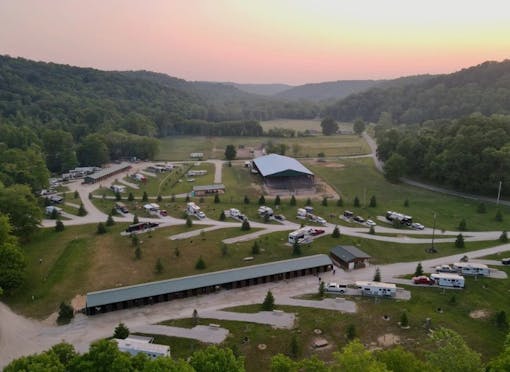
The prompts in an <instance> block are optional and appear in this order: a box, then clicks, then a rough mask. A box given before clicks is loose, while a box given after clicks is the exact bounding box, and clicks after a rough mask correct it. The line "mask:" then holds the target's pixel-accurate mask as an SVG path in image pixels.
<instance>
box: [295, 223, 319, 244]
mask: <svg viewBox="0 0 510 372" xmlns="http://www.w3.org/2000/svg"><path fill="white" fill-rule="evenodd" d="M313 230H314V231H315V229H313ZM311 232H312V229H311V228H310V227H303V228H301V229H298V230H296V231H293V232H291V233H289V237H288V242H289V243H290V244H294V243H299V242H302V240H301V239H305V238H307V237H309V236H310V235H311Z"/></svg>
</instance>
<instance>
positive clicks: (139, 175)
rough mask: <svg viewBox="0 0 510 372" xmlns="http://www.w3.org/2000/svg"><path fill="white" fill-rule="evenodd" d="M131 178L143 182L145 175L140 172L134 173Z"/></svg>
mask: <svg viewBox="0 0 510 372" xmlns="http://www.w3.org/2000/svg"><path fill="white" fill-rule="evenodd" d="M133 178H134V179H135V180H137V181H138V182H145V181H147V177H145V176H144V175H143V174H141V173H135V174H134V175H133Z"/></svg>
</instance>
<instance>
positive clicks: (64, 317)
mask: <svg viewBox="0 0 510 372" xmlns="http://www.w3.org/2000/svg"><path fill="white" fill-rule="evenodd" d="M73 318H74V309H73V307H72V306H71V305H70V304H68V303H66V302H62V303H60V308H59V311H58V318H57V323H58V324H60V325H62V324H67V323H69V322H70V321H71V319H73Z"/></svg>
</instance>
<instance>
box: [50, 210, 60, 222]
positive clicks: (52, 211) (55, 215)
mask: <svg viewBox="0 0 510 372" xmlns="http://www.w3.org/2000/svg"><path fill="white" fill-rule="evenodd" d="M50 217H51V219H52V220H56V219H58V210H57V208H53V209H52V210H51V216H50Z"/></svg>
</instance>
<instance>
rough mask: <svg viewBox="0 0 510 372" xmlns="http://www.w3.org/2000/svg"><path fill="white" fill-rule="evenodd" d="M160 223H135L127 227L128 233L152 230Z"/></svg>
mask: <svg viewBox="0 0 510 372" xmlns="http://www.w3.org/2000/svg"><path fill="white" fill-rule="evenodd" d="M158 226H159V223H154V222H140V223H135V224H133V225H129V226H128V228H127V229H126V232H127V233H130V234H133V233H139V232H146V231H152V230H154V228H156V227H158Z"/></svg>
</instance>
